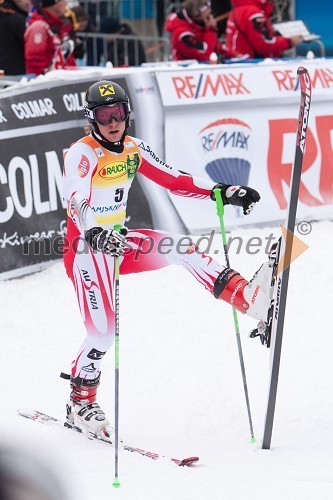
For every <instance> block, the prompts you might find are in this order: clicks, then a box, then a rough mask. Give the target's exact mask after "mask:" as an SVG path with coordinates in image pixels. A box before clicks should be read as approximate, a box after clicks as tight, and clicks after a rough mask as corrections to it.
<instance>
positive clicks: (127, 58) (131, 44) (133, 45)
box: [99, 17, 146, 66]
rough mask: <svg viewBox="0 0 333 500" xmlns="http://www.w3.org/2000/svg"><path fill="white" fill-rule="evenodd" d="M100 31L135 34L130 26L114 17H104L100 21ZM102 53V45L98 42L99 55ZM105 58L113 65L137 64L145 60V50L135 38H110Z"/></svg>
mask: <svg viewBox="0 0 333 500" xmlns="http://www.w3.org/2000/svg"><path fill="white" fill-rule="evenodd" d="M101 33H109V34H115V35H136V33H134V31H133V30H132V29H131V27H130V26H129V25H128V24H126V23H122V24H120V23H119V19H117V18H115V17H104V19H102V22H101ZM102 53H103V45H102V43H100V44H99V57H100V56H101V55H102ZM107 60H108V61H111V62H112V64H113V65H114V66H138V65H140V64H141V63H143V62H146V56H145V51H144V48H143V46H142V43H141V42H140V40H139V38H138V39H137V40H128V41H127V40H123V39H118V40H117V39H116V38H115V39H114V40H110V41H109V42H108V44H107Z"/></svg>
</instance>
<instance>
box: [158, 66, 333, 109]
mask: <svg viewBox="0 0 333 500" xmlns="http://www.w3.org/2000/svg"><path fill="white" fill-rule="evenodd" d="M301 64H305V65H306V67H307V69H308V70H309V74H310V78H311V81H312V87H313V89H314V92H315V93H316V98H317V99H326V100H328V99H331V95H332V89H333V61H332V60H330V59H315V60H311V61H310V60H307V61H300V62H299V61H288V63H285V62H283V61H280V62H273V61H272V62H269V61H268V62H267V60H265V61H264V62H262V63H258V64H243V65H239V64H237V65H234V66H233V65H218V66H215V67H214V66H213V67H212V66H204V65H202V66H196V67H195V68H192V67H188V68H180V69H176V70H164V71H157V72H156V78H157V81H158V84H159V87H160V92H161V97H162V102H163V105H164V106H165V107H166V108H168V107H173V106H191V105H192V106H193V105H196V106H197V105H200V104H210V103H217V102H219V103H228V102H231V103H235V102H248V101H252V102H253V101H255V100H257V99H258V100H263V99H275V98H281V97H285V98H286V97H288V96H290V95H291V94H293V92H294V90H295V88H296V85H297V68H298V66H300V65H301Z"/></svg>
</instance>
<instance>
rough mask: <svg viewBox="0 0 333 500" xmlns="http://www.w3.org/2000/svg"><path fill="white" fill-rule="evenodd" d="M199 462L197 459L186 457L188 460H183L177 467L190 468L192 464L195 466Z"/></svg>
mask: <svg viewBox="0 0 333 500" xmlns="http://www.w3.org/2000/svg"><path fill="white" fill-rule="evenodd" d="M198 461H199V457H188V458H183V460H180V462H179V464H178V465H179V467H185V466H186V467H190V466H191V465H193V464H196V463H197V462H198Z"/></svg>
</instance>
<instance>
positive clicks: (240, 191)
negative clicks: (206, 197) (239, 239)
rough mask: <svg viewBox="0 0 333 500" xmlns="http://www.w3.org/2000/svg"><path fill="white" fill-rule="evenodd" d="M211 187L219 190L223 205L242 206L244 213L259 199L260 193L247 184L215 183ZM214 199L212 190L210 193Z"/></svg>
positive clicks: (247, 212) (251, 208) (249, 211)
mask: <svg viewBox="0 0 333 500" xmlns="http://www.w3.org/2000/svg"><path fill="white" fill-rule="evenodd" d="M213 189H219V190H220V191H221V196H222V201H223V205H236V206H237V207H242V208H243V213H244V215H248V214H249V213H251V212H252V210H253V208H254V205H255V204H256V203H257V202H258V201H259V200H260V194H259V193H258V191H256V190H255V189H252V188H250V187H248V186H232V185H231V184H216V186H215V187H214V188H213ZM210 197H211V199H212V200H214V201H215V194H214V190H213V191H212V193H211V195H210Z"/></svg>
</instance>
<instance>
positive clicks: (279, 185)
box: [157, 61, 333, 233]
mask: <svg viewBox="0 0 333 500" xmlns="http://www.w3.org/2000/svg"><path fill="white" fill-rule="evenodd" d="M326 63H327V65H329V66H330V68H331V69H329V68H327V67H326ZM322 65H323V66H324V67H323V68H320V67H316V68H315V69H314V67H312V70H311V67H310V75H311V74H312V77H313V78H314V82H315V90H314V92H313V101H312V106H311V112H310V121H309V133H308V141H307V146H306V153H305V159H304V168H303V175H302V183H301V187H300V203H299V210H298V216H299V217H304V218H316V217H321V216H325V215H329V216H333V208H332V181H333V169H332V164H333V144H332V137H333V100H332V97H333V64H332V63H331V62H326V61H323V62H322ZM297 66H298V65H295V64H293V69H290V68H287V70H285V69H284V67H280V68H279V69H276V67H275V65H272V66H268V67H265V68H257V69H258V75H260V77H257V80H256V84H255V83H254V81H252V80H251V78H252V76H251V75H252V74H253V73H252V72H253V69H255V68H249V69H247V68H242V69H241V70H242V72H243V76H242V82H243V83H244V85H245V86H246V88H251V95H252V96H254V95H255V96H256V98H255V100H253V101H251V100H248V101H247V102H244V95H245V94H242V93H241V94H240V95H238V97H239V99H238V101H239V102H237V100H236V97H235V95H234V96H231V95H227V94H223V95H222V96H221V95H220V93H219V91H217V90H216V93H215V95H214V94H213V93H211V94H210V95H209V96H208V95H206V96H205V97H203V94H201V93H200V92H199V93H198V96H197V99H195V98H194V97H184V95H181V94H180V93H179V92H178V93H177V89H176V86H174V88H173V91H171V86H172V85H174V84H173V83H172V82H173V80H172V79H173V78H175V77H176V76H177V77H178V76H179V78H182V79H184V75H185V76H186V75H187V74H188V73H186V71H184V70H182V71H180V72H179V74H178V72H175V71H172V72H170V74H169V75H168V73H167V72H163V73H162V72H161V73H159V74H158V75H157V80H158V82H159V83H160V85H161V89H160V90H161V95H162V96H163V95H167V97H165V98H163V97H162V99H163V100H164V102H165V103H166V118H165V145H166V161H167V162H168V163H169V164H170V165H172V166H175V167H176V168H178V169H179V170H184V171H187V172H190V173H191V174H193V175H197V176H200V177H205V178H208V179H210V180H212V181H214V182H216V183H219V182H223V183H226V184H236V185H238V184H243V185H249V186H252V187H254V188H255V189H257V190H258V191H259V192H260V194H261V201H260V203H259V204H258V206H257V207H256V209H255V210H254V212H253V213H252V214H251V215H250V216H244V215H243V214H242V211H241V209H239V208H234V207H229V208H228V209H227V217H226V223H227V226H229V227H232V226H237V225H244V224H245V225H246V224H258V223H261V224H262V223H269V222H272V221H278V220H283V219H284V217H285V213H286V208H287V199H288V193H289V183H290V176H291V169H292V165H293V161H294V155H295V144H296V129H297V118H298V107H299V100H300V95H299V92H295V91H294V90H292V85H295V81H296V79H295V78H296V77H293V75H296V70H297ZM223 70H224V68H222V69H216V74H217V75H218V74H219V73H221V71H223ZM187 71H188V70H187ZM200 71H201V73H202V75H203V76H202V82H203V81H204V80H205V78H208V77H209V78H210V79H211V81H212V79H214V78H216V75H215V76H214V73H215V71H214V70H212V69H208V70H204V69H203V70H200ZM225 71H226V72H228V71H232V70H230V68H227V69H225ZM239 71H240V69H235V72H236V74H237V72H239ZM273 71H275V72H277V71H279V72H280V73H279V78H278V80H275V82H276V85H275V87H273V85H272V82H271V85H270V86H269V88H268V89H266V85H265V84H263V81H264V82H265V81H266V82H267V81H268V80H269V78H271V76H272V74H273V73H272V72H273ZM286 71H287V73H286ZM293 71H294V73H293ZM320 71H321V73H320ZM262 72H265V73H266V77H265V78H264V77H263V78H262V76H264V73H262ZM248 73H249V75H250V77H249V79H248ZM319 74H322V75H324V74H325V75H326V76H327V79H326V80H323V79H319V76H318V75H319ZM282 75H285V77H284V80H283V81H284V83H283V85H285V86H286V85H287V83H286V82H287V81H288V82H290V83H288V85H290V90H286V88H283V89H282V88H281V85H282V83H281V82H282ZM329 77H330V78H331V80H329ZM217 78H218V76H217ZM274 78H275V77H274ZM184 81H186V78H185V80H184ZM250 81H252V83H253V85H252V86H251V85H249V83H248V82H250ZM166 82H168V83H167V85H166V86H165V84H166ZM291 82H292V83H291ZM201 84H202V83H201ZM221 88H222V87H221ZM221 88H220V90H221ZM316 88H317V89H318V88H319V90H318V92H317V93H316ZM278 92H281V95H280V94H279V93H278ZM287 92H289V94H288V96H286V95H285V94H286V93H287ZM260 93H261V94H262V100H261V101H260ZM274 93H275V94H276V95H275V96H274V98H273V94H274ZM318 93H319V94H320V98H318ZM227 97H228V98H230V97H231V98H232V99H233V102H232V103H231V104H229V103H225V102H224V100H225V99H226V98H227ZM268 97H270V98H269V99H268ZM184 99H186V100H187V106H186V107H184V106H183V104H184V102H183V100H184ZM170 198H171V200H172V203H173V204H174V206H175V207H176V209H177V211H178V213H179V215H180V217H181V218H182V220H183V222H184V225H185V226H186V227H187V228H188V230H189V231H190V232H198V233H200V232H203V231H205V230H207V229H209V228H212V227H217V226H218V221H217V217H216V209H215V206H214V204H212V203H210V202H209V201H208V202H207V201H206V202H205V201H200V200H190V199H184V198H181V197H179V196H175V195H170ZM194 214H195V215H194Z"/></svg>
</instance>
